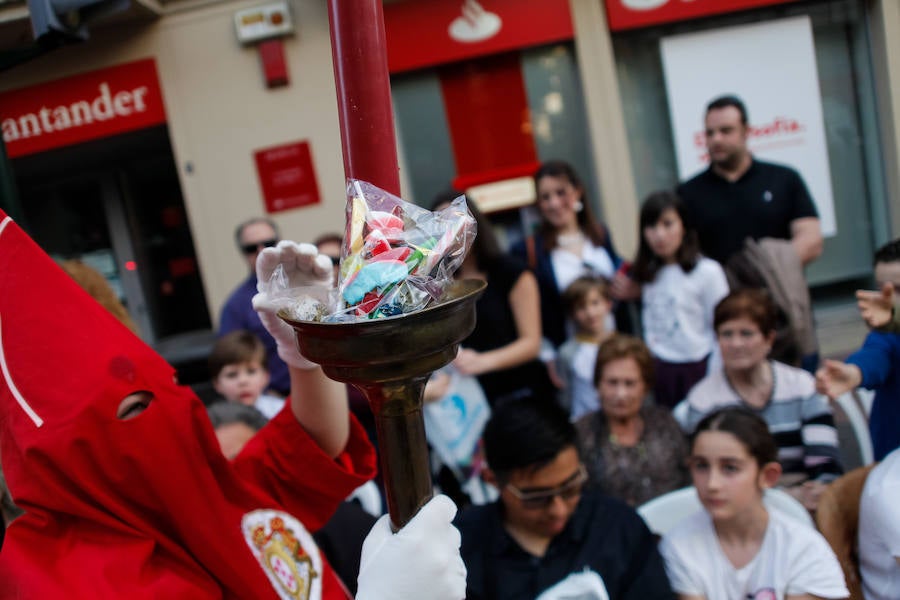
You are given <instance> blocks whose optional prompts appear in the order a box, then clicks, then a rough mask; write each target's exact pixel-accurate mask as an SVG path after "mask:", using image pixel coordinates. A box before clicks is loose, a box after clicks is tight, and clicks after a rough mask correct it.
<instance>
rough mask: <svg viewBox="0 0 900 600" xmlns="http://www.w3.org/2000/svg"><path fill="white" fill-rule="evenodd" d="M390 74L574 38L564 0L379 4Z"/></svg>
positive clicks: (418, 0)
mask: <svg viewBox="0 0 900 600" xmlns="http://www.w3.org/2000/svg"><path fill="white" fill-rule="evenodd" d="M384 28H385V35H386V41H387V53H388V67H389V68H390V71H391V73H398V72H401V71H410V70H412V69H420V68H423V67H430V66H434V65H439V64H444V63H449V62H454V61H458V60H464V59H468V58H474V57H477V56H484V55H486V54H496V53H498V52H505V51H508V50H516V49H519V48H527V47H529V46H537V45H540V44H548V43H551V42H557V41H560V40H568V39H571V38H572V37H573V35H574V34H573V29H572V18H571V16H570V13H569V0H478V1H477V0H427V1H423V0H407V1H406V2H395V3H392V4H385V5H384Z"/></svg>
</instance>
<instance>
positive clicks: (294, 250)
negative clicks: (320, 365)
mask: <svg viewBox="0 0 900 600" xmlns="http://www.w3.org/2000/svg"><path fill="white" fill-rule="evenodd" d="M278 266H281V269H282V272H283V274H284V281H283V282H280V283H281V284H282V285H281V287H282V288H283V289H292V288H300V287H303V288H307V289H309V288H320V290H319V292H320V295H322V296H323V297H324V296H326V295H327V293H328V290H329V289H331V284H332V269H331V259H330V258H328V257H327V256H325V255H324V254H319V251H318V250H316V247H315V246H313V245H312V244H298V243H296V242H291V241H288V240H282V241H280V242H278V245H277V246H275V247H274V248H264V249H263V251H262V252H260V253H259V256H258V257H257V258H256V289H257V291H258V292H259V293H258V294H256V295H255V296H253V308H254V310H256V312H257V313H258V314H259V320H260V321H262V324H263V325H264V326H265V328H266V330H267V331H268V332H269V333H270V334H271V335H272V337H273V338H275V342H276V343H277V344H278V356H279V357H281V360H283V361H284V362H285V363H286V364H288V365H289V366H292V367H296V368H298V369H312V368H314V367H315V366H316V364H315V363H313V362H311V361H309V360H307V359H305V358H303V356H301V355H300V351H299V350H298V349H297V340H296V338H295V335H294V330H293V329H292V328H291V326H290V325H288V324H287V323H285V322H284V321H282V320H281V319H279V318H278V315H277V314H276V313H277V312H278V310H279V309H281V308H282V307H284V306H285V305H286V304H287V303H288V302H290V301H291V300H290V298H289V297H288V296H286V295H280V296H279V295H276V290H275V289H273V288H274V287H275V286H274V285H273V284H272V282H270V279H271V278H272V274H273V273H274V272H275V270H276V268H277V267H278Z"/></svg>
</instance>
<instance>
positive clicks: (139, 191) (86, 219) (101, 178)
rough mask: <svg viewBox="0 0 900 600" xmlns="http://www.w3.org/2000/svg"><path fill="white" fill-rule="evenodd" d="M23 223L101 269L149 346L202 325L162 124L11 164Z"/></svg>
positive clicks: (57, 251)
mask: <svg viewBox="0 0 900 600" xmlns="http://www.w3.org/2000/svg"><path fill="white" fill-rule="evenodd" d="M12 166H13V171H14V173H15V175H16V185H17V187H18V192H19V199H20V203H21V206H22V210H23V213H24V223H23V225H24V227H25V228H26V229H27V230H28V231H29V233H30V234H31V235H32V237H33V238H34V239H35V241H36V242H37V243H38V244H39V245H40V246H41V247H42V248H43V249H44V250H45V251H46V252H47V253H48V254H50V255H51V256H53V257H54V258H56V259H59V260H67V259H80V260H81V261H82V262H84V263H85V264H87V265H89V266H91V267H93V268H94V269H96V270H97V271H99V272H100V273H101V274H102V275H104V276H105V277H106V279H107V281H108V282H109V283H110V285H111V286H112V287H113V289H114V291H116V293H117V294H118V295H119V297H120V299H121V300H122V302H123V304H124V305H125V307H126V308H127V309H128V311H129V313H130V314H131V316H132V318H133V319H134V320H135V322H136V323H137V325H138V327H139V328H140V330H141V336H142V337H143V338H144V339H145V340H146V341H148V342H155V341H157V340H160V339H163V338H166V337H170V336H173V335H176V334H179V333H183V332H187V331H193V330H202V329H209V327H210V319H209V315H208V312H207V307H206V299H205V296H204V292H203V286H202V283H201V280H200V272H199V268H198V265H197V260H196V256H195V254H194V245H193V240H192V237H191V231H190V228H189V225H188V222H187V217H186V214H185V208H184V202H183V199H182V196H181V189H180V185H179V183H178V176H177V172H176V170H175V163H174V159H173V156H172V151H171V146H170V144H169V137H168V133H167V131H166V129H165V127H164V126H163V127H154V128H150V129H145V130H141V131H137V132H133V133H127V134H122V135H119V136H115V137H112V138H104V139H101V140H97V141H94V142H87V143H84V144H78V145H75V146H69V147H65V148H60V149H56V150H50V151H47V152H42V153H39V154H33V155H29V156H25V157H22V158H18V159H15V160H13V161H12Z"/></svg>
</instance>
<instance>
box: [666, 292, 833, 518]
mask: <svg viewBox="0 0 900 600" xmlns="http://www.w3.org/2000/svg"><path fill="white" fill-rule="evenodd" d="M775 321H776V312H775V305H774V303H773V302H772V300H771V298H770V297H769V295H768V294H767V293H766V292H765V291H764V290H758V289H743V290H738V291H736V292H731V293H730V294H729V295H728V296H726V297H725V299H724V300H722V301H721V302H719V304H718V305H717V306H716V310H715V316H714V319H713V324H714V326H715V328H716V336H717V338H718V342H719V349H720V351H721V353H722V368H721V369H716V370H714V371H711V372H710V373H709V374H708V375H707V376H706V377H704V378H703V379H702V380H701V381H700V382H699V383H698V384H697V385H696V386H694V388H693V389H692V390H691V391H690V392H689V393H688V396H687V399H686V400H685V402H686V403H687V410H686V411H685V417H684V422H683V423H682V427H683V428H684V430H685V431H686V432H688V433H690V432H692V431H693V430H694V428H695V427H696V426H697V423H699V422H700V420H701V419H702V418H703V417H704V416H706V415H708V414H709V413H711V412H713V411H714V410H716V409H718V408H722V407H725V406H732V405H738V406H744V407H746V408H748V409H750V410H752V411H754V412H756V413H757V414H759V415H760V416H761V417H762V418H763V419H764V420H765V421H766V423H768V424H769V430H770V431H771V432H772V434H773V436H774V437H775V442H776V443H777V444H778V460H779V462H780V463H781V471H782V476H781V481H780V482H779V485H780V486H783V487H785V489H786V490H787V491H788V492H789V493H791V494H792V495H793V496H795V497H796V498H797V499H798V500H800V501H801V502H802V503H803V505H804V506H806V507H807V509H809V510H811V511H814V510H815V507H816V505H817V504H818V498H819V495H820V494H821V493H822V490H823V489H824V487H825V485H826V484H828V483H829V482H830V481H832V480H834V479H835V478H837V477H838V476H839V475H840V474H841V473H843V467H842V465H841V459H840V452H839V449H838V436H837V430H836V429H835V426H834V418H833V416H832V412H831V406H830V405H829V403H828V399H827V398H826V397H825V396H823V395H821V394H818V393H817V392H816V384H815V380H814V379H813V376H812V375H810V374H809V373H807V372H806V371H804V370H802V369H799V368H797V367H791V366H789V365H786V364H783V363H780V362H777V361H774V360H770V359H769V358H768V355H769V351H770V350H771V348H772V342H773V341H774V339H775Z"/></svg>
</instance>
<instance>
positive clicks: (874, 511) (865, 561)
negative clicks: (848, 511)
mask: <svg viewBox="0 0 900 600" xmlns="http://www.w3.org/2000/svg"><path fill="white" fill-rule="evenodd" d="M898 498H900V449H897V450H894V451H892V452H891V453H890V454H888V455H887V456H886V457H885V458H884V460H883V461H882V462H880V463H879V464H878V465H876V466H875V468H874V469H872V471H871V472H870V473H869V475H868V477H866V483H865V485H864V486H863V492H862V498H860V503H859V535H858V540H859V570H860V575H861V578H862V586H863V594H864V595H865V598H866V600H891V599H892V598H896V597H897V594H898V593H900V511H898V510H897V499H898Z"/></svg>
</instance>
